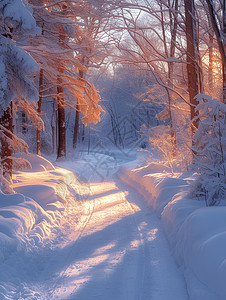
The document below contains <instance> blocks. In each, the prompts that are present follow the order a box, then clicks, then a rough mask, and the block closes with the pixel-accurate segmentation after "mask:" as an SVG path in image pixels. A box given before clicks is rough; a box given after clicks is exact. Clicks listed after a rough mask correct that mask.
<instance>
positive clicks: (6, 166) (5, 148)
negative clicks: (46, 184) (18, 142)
mask: <svg viewBox="0 0 226 300" xmlns="http://www.w3.org/2000/svg"><path fill="white" fill-rule="evenodd" d="M0 123H1V125H2V126H4V127H5V128H6V129H7V130H9V131H10V132H13V113H12V102H11V103H10V105H9V106H8V108H7V109H6V111H5V112H4V114H3V116H2V117H1V119H0ZM4 134H5V135H6V137H9V138H10V139H11V138H12V136H11V135H9V134H8V133H7V132H4ZM0 156H1V161H2V162H1V165H2V168H3V176H4V177H5V178H6V179H7V180H10V178H11V177H12V160H11V159H10V158H8V157H10V156H12V148H11V147H10V146H9V143H8V142H7V141H6V140H5V139H4V138H2V139H1V153H0Z"/></svg>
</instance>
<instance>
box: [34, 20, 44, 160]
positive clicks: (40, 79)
mask: <svg viewBox="0 0 226 300" xmlns="http://www.w3.org/2000/svg"><path fill="white" fill-rule="evenodd" d="M42 35H44V22H42ZM42 90H43V69H40V74H39V89H38V92H39V99H38V114H39V116H40V114H41V110H42ZM36 135H37V155H39V156H41V130H40V129H37V131H36Z"/></svg>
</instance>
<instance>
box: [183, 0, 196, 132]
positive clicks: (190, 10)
mask: <svg viewBox="0 0 226 300" xmlns="http://www.w3.org/2000/svg"><path fill="white" fill-rule="evenodd" d="M184 4H185V20H186V38H187V76H188V91H189V98H190V103H191V106H190V109H191V120H193V119H194V118H195V117H197V112H196V111H195V106H196V105H197V104H198V103H197V101H196V99H194V98H195V96H196V95H197V94H198V93H199V72H198V65H197V61H198V60H197V51H198V50H197V37H196V21H195V12H194V0H184ZM197 127H198V119H196V120H195V121H193V122H192V128H191V130H192V133H194V131H195V130H196V128H197Z"/></svg>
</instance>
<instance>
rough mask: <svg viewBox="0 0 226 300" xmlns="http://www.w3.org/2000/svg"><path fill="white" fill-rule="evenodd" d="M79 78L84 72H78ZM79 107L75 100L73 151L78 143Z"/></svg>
mask: <svg viewBox="0 0 226 300" xmlns="http://www.w3.org/2000/svg"><path fill="white" fill-rule="evenodd" d="M82 63H84V58H83V59H82ZM79 77H80V78H81V79H82V78H83V77H84V72H83V71H81V70H79ZM79 111H80V107H79V103H78V100H77V103H76V113H75V126H74V134H73V149H75V148H76V147H77V142H78V131H79V115H80V113H79Z"/></svg>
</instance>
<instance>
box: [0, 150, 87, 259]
mask: <svg viewBox="0 0 226 300" xmlns="http://www.w3.org/2000/svg"><path fill="white" fill-rule="evenodd" d="M23 158H25V159H27V160H28V161H29V162H30V164H31V167H32V169H24V170H22V171H16V172H15V173H14V174H13V189H14V191H15V194H11V195H6V194H4V193H2V191H0V260H2V259H4V258H5V257H6V256H7V255H9V254H10V253H11V252H12V251H14V250H16V249H19V248H20V249H21V248H23V247H24V248H25V249H26V248H31V247H27V245H28V244H29V245H30V246H31V245H35V244H36V245H37V244H39V245H41V244H42V243H43V241H44V239H45V238H46V237H47V236H48V235H49V234H50V232H51V231H52V230H53V225H54V226H56V225H57V224H59V222H60V220H61V217H62V214H63V213H65V210H67V209H69V208H75V209H78V210H80V209H82V208H81V205H79V204H80V202H81V201H79V200H78V195H79V191H80V190H81V183H80V182H79V181H78V180H77V178H76V176H75V175H74V173H72V172H71V171H68V170H65V169H63V168H55V167H54V166H53V165H52V164H51V163H50V162H49V161H48V160H46V159H44V158H42V157H39V156H36V155H34V154H28V155H25V154H23ZM86 192H87V193H88V192H89V191H88V190H87V191H86Z"/></svg>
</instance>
